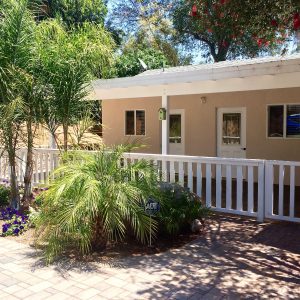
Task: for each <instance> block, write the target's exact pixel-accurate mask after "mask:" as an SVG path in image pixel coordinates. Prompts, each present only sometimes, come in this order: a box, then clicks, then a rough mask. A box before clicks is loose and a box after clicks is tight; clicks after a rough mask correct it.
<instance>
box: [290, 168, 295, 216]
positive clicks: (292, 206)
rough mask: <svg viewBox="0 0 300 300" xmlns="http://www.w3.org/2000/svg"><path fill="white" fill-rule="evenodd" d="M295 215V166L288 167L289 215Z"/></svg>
mask: <svg viewBox="0 0 300 300" xmlns="http://www.w3.org/2000/svg"><path fill="white" fill-rule="evenodd" d="M294 216H295V166H291V167H290V217H291V218H294Z"/></svg>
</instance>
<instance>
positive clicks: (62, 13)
mask: <svg viewBox="0 0 300 300" xmlns="http://www.w3.org/2000/svg"><path fill="white" fill-rule="evenodd" d="M35 2H36V4H39V8H40V9H39V12H40V13H39V18H40V19H45V18H49V17H50V18H60V19H61V20H62V21H63V22H64V23H66V24H67V25H68V26H74V25H82V24H83V23H85V22H91V23H96V24H102V25H103V24H104V20H105V17H106V14H107V7H106V3H105V2H104V1H103V0H35Z"/></svg>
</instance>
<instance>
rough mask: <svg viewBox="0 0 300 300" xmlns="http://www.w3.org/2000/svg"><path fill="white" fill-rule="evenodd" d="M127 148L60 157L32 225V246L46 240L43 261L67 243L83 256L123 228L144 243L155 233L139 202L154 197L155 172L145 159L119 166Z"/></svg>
mask: <svg viewBox="0 0 300 300" xmlns="http://www.w3.org/2000/svg"><path fill="white" fill-rule="evenodd" d="M130 149H131V148H128V147H123V146H119V147H117V148H115V149H102V150H101V151H100V152H99V153H96V154H94V153H92V154H85V155H83V154H81V155H80V154H78V153H77V154H76V153H72V152H69V153H68V159H67V158H66V157H65V160H64V161H65V162H64V164H63V165H62V166H60V167H59V168H58V169H57V170H56V173H55V178H56V179H55V180H54V181H53V182H52V183H51V185H50V188H49V190H48V191H47V192H45V194H44V195H45V198H44V201H43V204H42V207H41V214H40V215H39V217H38V219H37V222H36V223H37V243H39V242H43V243H44V242H46V244H45V245H46V249H45V250H46V252H45V254H46V257H47V260H48V262H51V261H52V260H53V259H54V258H55V257H56V256H57V255H58V254H59V253H61V252H62V251H63V250H65V248H66V247H67V246H69V245H70V243H74V244H75V245H76V246H77V247H78V249H79V250H80V251H81V252H82V253H83V254H85V253H88V252H90V250H91V249H103V248H105V247H106V244H107V241H109V240H116V239H123V238H124V236H125V235H126V234H127V230H128V227H130V228H131V229H132V230H133V232H134V234H135V236H136V238H137V239H138V240H140V241H142V242H146V241H147V240H148V239H149V234H150V230H151V231H152V234H154V232H155V230H156V224H157V222H156V221H155V220H152V227H150V217H149V216H147V215H146V214H145V212H144V204H145V202H146V201H147V199H148V197H149V196H153V197H156V196H157V194H158V184H157V173H156V171H155V168H154V167H153V166H152V165H151V163H149V162H147V161H144V160H140V161H138V162H132V163H130V164H128V165H124V166H123V167H120V162H121V161H122V156H123V153H124V151H128V150H130ZM108 150H109V151H108ZM62 174H63V175H62ZM156 199H159V198H156Z"/></svg>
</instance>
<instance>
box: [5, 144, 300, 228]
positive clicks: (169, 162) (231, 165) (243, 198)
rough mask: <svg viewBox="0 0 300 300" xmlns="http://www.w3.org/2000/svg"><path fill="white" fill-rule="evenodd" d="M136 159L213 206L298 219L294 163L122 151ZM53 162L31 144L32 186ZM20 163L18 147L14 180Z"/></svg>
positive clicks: (53, 153) (20, 173)
mask: <svg viewBox="0 0 300 300" xmlns="http://www.w3.org/2000/svg"><path fill="white" fill-rule="evenodd" d="M139 159H146V160H149V161H151V162H152V163H153V164H154V165H156V166H157V168H158V172H159V174H158V176H159V178H160V179H161V180H162V181H167V182H177V183H178V184H180V185H182V186H186V187H188V188H189V189H190V190H191V191H193V192H195V193H197V195H199V197H201V198H202V200H203V201H204V202H205V203H206V205H207V206H208V207H211V208H212V209H213V210H215V211H219V212H225V213H232V214H237V215H245V216H252V217H256V218H257V220H258V221H260V222H262V221H263V220H264V219H265V218H270V219H279V220H287V221H295V222H300V216H299V213H300V198H299V199H298V200H297V199H296V197H297V193H296V191H298V190H299V189H300V187H299V186H300V182H298V181H297V180H296V179H298V178H297V176H296V175H297V172H298V170H299V174H300V162H284V161H266V160H254V159H232V158H215V157H201V156H199V157H198V156H176V155H159V154H144V153H126V154H125V155H124V163H125V164H126V163H130V162H131V161H134V160H139ZM59 161H60V160H59V151H58V150H56V149H55V150H54V149H35V151H34V170H33V185H41V184H47V183H48V182H49V177H50V176H51V172H52V171H53V170H54V169H55V168H56V167H57V166H58V165H59ZM25 166H26V149H22V150H20V151H19V152H18V164H17V167H18V168H17V177H18V181H19V182H20V183H22V181H23V177H24V172H25ZM277 169H278V171H277ZM297 169H298V170H297ZM287 170H288V171H289V172H288V173H287ZM9 175H10V173H9V167H8V159H7V157H6V156H2V157H1V158H0V178H1V179H2V180H3V179H5V180H9ZM277 175H278V176H277ZM299 177H300V176H299ZM299 179H300V178H299ZM297 183H298V184H297ZM297 186H298V187H297ZM287 191H289V192H287ZM287 194H288V195H287ZM297 201H299V202H297ZM297 205H298V206H297ZM287 206H288V207H289V209H288V210H287ZM297 208H299V209H298V210H299V213H298V215H296V211H297Z"/></svg>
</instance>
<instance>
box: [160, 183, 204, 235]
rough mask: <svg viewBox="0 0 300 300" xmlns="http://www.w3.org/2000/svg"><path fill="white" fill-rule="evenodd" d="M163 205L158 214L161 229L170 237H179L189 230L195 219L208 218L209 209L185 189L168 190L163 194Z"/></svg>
mask: <svg viewBox="0 0 300 300" xmlns="http://www.w3.org/2000/svg"><path fill="white" fill-rule="evenodd" d="M162 193H163V196H162V197H163V205H162V208H161V210H160V212H159V213H158V214H157V220H158V222H159V224H160V229H161V231H162V232H165V233H167V234H170V235H177V234H179V233H180V232H181V231H182V230H183V229H186V228H188V227H189V226H190V225H191V223H192V221H193V220H195V219H203V218H205V217H207V216H208V214H209V209H208V208H207V207H204V206H203V205H202V204H201V202H200V201H197V200H196V199H195V198H194V196H193V195H192V194H191V193H190V192H188V191H184V189H179V190H178V188H177V189H171V188H170V189H166V190H164V191H163V192H162Z"/></svg>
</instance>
